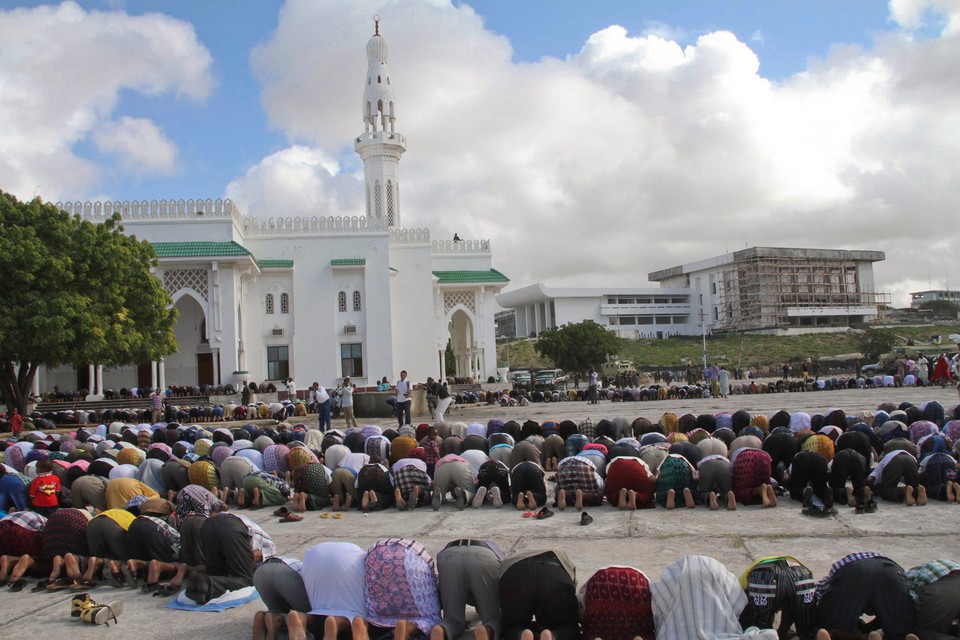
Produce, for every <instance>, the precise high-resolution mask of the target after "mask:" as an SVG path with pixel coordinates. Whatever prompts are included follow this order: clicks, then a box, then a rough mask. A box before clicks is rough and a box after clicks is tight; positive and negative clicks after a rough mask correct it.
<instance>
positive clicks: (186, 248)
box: [152, 241, 251, 258]
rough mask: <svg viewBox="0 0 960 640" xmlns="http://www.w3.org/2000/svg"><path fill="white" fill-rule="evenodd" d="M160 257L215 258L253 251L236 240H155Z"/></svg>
mask: <svg viewBox="0 0 960 640" xmlns="http://www.w3.org/2000/svg"><path fill="white" fill-rule="evenodd" d="M152 244H153V250H154V251H156V252H157V257H158V258H208V257H209V258H215V257H222V256H249V255H251V253H250V252H249V251H247V250H246V249H245V248H243V246H242V245H240V244H237V243H236V242H232V241H231V242H154V243H152Z"/></svg>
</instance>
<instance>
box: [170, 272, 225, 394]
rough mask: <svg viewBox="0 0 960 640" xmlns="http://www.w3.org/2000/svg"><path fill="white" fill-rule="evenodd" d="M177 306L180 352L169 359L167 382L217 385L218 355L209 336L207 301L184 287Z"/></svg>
mask: <svg viewBox="0 0 960 640" xmlns="http://www.w3.org/2000/svg"><path fill="white" fill-rule="evenodd" d="M173 306H174V308H175V309H176V310H177V311H178V312H179V315H178V316H177V325H176V327H174V335H176V338H177V352H176V353H174V354H172V355H170V356H167V358H166V359H165V365H166V381H167V384H173V385H191V386H192V385H197V384H215V377H216V376H215V363H214V357H215V355H216V354H214V353H213V352H212V351H211V350H210V341H209V340H208V339H207V318H206V314H205V312H204V303H201V302H200V301H199V300H198V298H197V297H195V296H194V294H193V292H191V291H187V290H183V291H181V292H180V296H179V298H178V299H177V300H176V302H175V303H174V305H173Z"/></svg>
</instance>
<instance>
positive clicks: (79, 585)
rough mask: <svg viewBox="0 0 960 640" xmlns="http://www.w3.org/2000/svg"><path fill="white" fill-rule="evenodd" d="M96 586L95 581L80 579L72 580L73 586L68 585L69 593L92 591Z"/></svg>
mask: <svg viewBox="0 0 960 640" xmlns="http://www.w3.org/2000/svg"><path fill="white" fill-rule="evenodd" d="M96 586H97V582H96V580H86V579H84V578H80V579H79V580H74V581H73V584H71V585H70V590H71V591H82V590H84V589H93V588H94V587H96Z"/></svg>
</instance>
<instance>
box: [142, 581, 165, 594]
mask: <svg viewBox="0 0 960 640" xmlns="http://www.w3.org/2000/svg"><path fill="white" fill-rule="evenodd" d="M159 588H160V583H159V582H148V583H146V584H144V585H143V586H142V587H140V589H141V590H142V591H143V592H144V593H150V592H151V591H156V590H157V589H159Z"/></svg>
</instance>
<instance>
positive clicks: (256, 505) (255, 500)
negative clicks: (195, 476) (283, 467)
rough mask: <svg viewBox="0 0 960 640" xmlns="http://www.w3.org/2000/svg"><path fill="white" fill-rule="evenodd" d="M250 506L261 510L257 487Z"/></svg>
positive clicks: (254, 489)
mask: <svg viewBox="0 0 960 640" xmlns="http://www.w3.org/2000/svg"><path fill="white" fill-rule="evenodd" d="M250 506H251V507H253V508H254V509H259V508H260V489H258V488H257V487H254V488H253V500H251V501H250ZM267 626H268V628H269V623H268V624H267ZM268 633H269V632H268Z"/></svg>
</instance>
